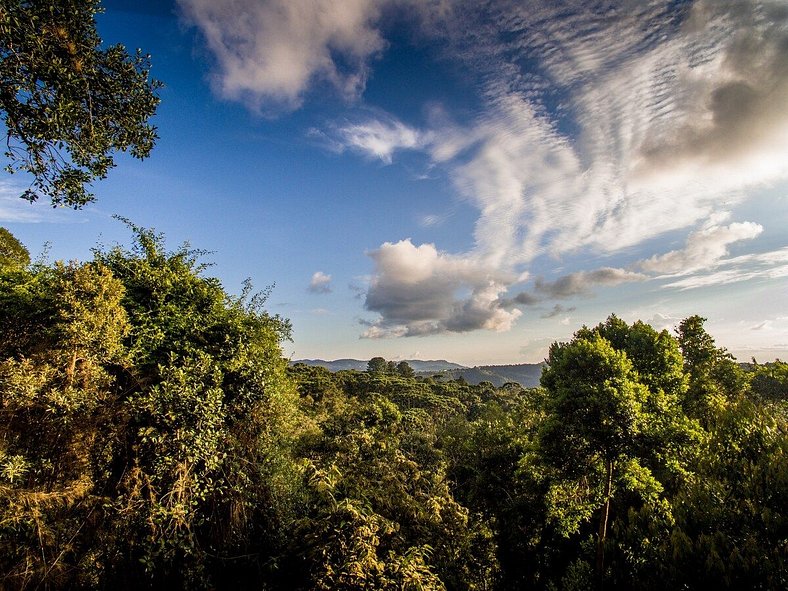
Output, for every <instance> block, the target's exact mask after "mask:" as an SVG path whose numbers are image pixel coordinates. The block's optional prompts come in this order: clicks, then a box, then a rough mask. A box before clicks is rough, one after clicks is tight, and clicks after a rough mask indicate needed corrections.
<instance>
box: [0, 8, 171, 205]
mask: <svg viewBox="0 0 788 591" xmlns="http://www.w3.org/2000/svg"><path fill="white" fill-rule="evenodd" d="M100 10H101V9H100V1H99V0H0V116H1V117H2V121H3V123H4V124H5V127H6V130H7V141H6V144H7V146H8V148H7V150H6V152H5V156H6V158H7V159H8V165H7V167H6V170H7V171H8V172H11V173H13V172H17V171H19V172H25V173H28V174H29V175H31V176H32V183H31V185H30V187H29V188H28V189H27V190H26V191H25V192H24V193H23V194H22V197H23V198H25V199H27V200H29V201H35V200H37V199H39V198H41V197H47V198H49V199H50V200H51V202H52V204H53V205H57V204H63V205H67V206H70V207H75V208H76V207H80V206H82V205H84V204H85V203H88V202H90V201H92V200H93V199H94V196H93V195H92V194H91V193H90V192H89V191H88V189H87V186H88V185H89V184H90V183H91V182H93V181H94V180H96V179H102V178H104V177H105V176H106V174H107V172H108V171H109V169H110V168H112V167H113V166H114V165H115V164H114V160H113V154H114V153H115V152H117V151H123V152H125V151H128V152H130V153H131V155H132V156H134V157H135V158H145V157H146V156H148V154H149V153H150V151H151V149H152V148H153V144H154V142H155V141H156V139H157V136H156V128H155V127H153V126H152V125H151V124H150V123H149V120H150V118H151V117H152V116H153V115H154V113H155V111H156V107H157V105H158V103H159V98H158V96H157V95H156V89H157V88H158V86H159V84H158V83H157V82H155V81H152V80H151V79H150V78H149V72H150V65H149V57H148V56H146V55H143V54H142V53H141V52H140V51H139V50H138V51H137V53H136V54H135V55H129V54H128V53H127V52H126V49H125V48H124V47H123V46H122V45H112V46H109V47H106V48H104V47H102V40H101V38H100V37H99V35H98V33H97V31H96V21H95V15H96V14H97V13H98V12H100Z"/></svg>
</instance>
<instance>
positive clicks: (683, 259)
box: [640, 222, 763, 275]
mask: <svg viewBox="0 0 788 591" xmlns="http://www.w3.org/2000/svg"><path fill="white" fill-rule="evenodd" d="M761 232H763V226H761V225H760V224H755V223H753V222H742V223H733V224H730V225H728V226H716V225H714V226H710V227H706V228H702V229H701V230H698V231H697V232H693V233H692V234H690V235H689V237H688V238H687V243H686V246H685V247H684V248H683V249H681V250H672V251H670V252H667V253H665V254H662V255H654V256H653V257H651V258H650V259H647V260H645V261H642V262H641V263H640V268H641V269H643V270H644V271H647V272H650V273H663V274H671V275H672V274H677V275H685V274H689V273H692V272H694V271H697V270H700V269H705V268H707V267H709V266H711V265H713V264H715V263H717V262H718V261H719V260H720V259H722V258H724V257H725V256H727V255H728V245H730V244H732V243H734V242H739V241H741V240H751V239H753V238H755V237H756V236H758V235H759V234H761Z"/></svg>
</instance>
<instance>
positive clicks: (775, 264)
mask: <svg viewBox="0 0 788 591" xmlns="http://www.w3.org/2000/svg"><path fill="white" fill-rule="evenodd" d="M784 277H788V247H786V248H782V249H780V250H774V251H770V252H764V253H758V254H749V255H742V256H738V257H734V258H731V259H726V260H723V261H719V262H718V263H717V265H716V266H715V270H713V271H712V272H709V273H699V274H696V275H691V276H689V277H686V278H684V279H679V280H678V281H672V282H670V283H667V284H665V285H664V286H663V287H667V288H675V289H680V290H687V289H696V288H699V287H710V286H714V285H727V284H731V283H740V282H742V281H749V280H752V279H780V278H784Z"/></svg>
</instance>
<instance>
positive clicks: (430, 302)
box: [363, 239, 521, 338]
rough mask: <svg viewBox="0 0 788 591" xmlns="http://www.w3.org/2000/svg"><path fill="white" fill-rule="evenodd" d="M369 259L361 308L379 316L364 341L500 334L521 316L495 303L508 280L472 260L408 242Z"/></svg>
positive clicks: (384, 248)
mask: <svg viewBox="0 0 788 591" xmlns="http://www.w3.org/2000/svg"><path fill="white" fill-rule="evenodd" d="M369 255H370V257H371V258H372V259H373V261H374V262H375V274H374V276H373V278H372V280H371V281H370V285H369V289H368V291H367V296H366V300H365V306H366V308H367V310H369V311H370V312H377V313H378V314H380V317H379V319H378V320H376V321H375V322H373V323H371V324H370V325H369V326H368V328H367V330H366V331H365V333H364V335H363V336H365V337H367V338H380V337H392V336H423V335H429V334H440V333H445V332H468V331H471V330H478V329H487V330H495V331H504V330H509V329H510V328H511V327H512V324H513V323H514V321H515V320H516V319H517V318H518V317H519V316H520V315H521V312H520V311H519V310H508V309H506V308H504V306H503V305H502V303H501V300H500V295H501V294H502V293H503V292H504V291H506V285H507V284H508V283H510V282H511V281H512V278H511V277H508V276H506V275H505V274H501V273H500V272H496V271H494V270H491V269H489V268H488V267H486V266H485V265H483V264H480V263H479V261H478V260H474V259H472V258H470V257H463V256H454V255H450V254H447V253H444V252H440V251H438V250H437V249H436V248H435V246H434V245H433V244H421V245H419V246H416V245H414V244H413V243H412V242H411V241H410V240H409V239H408V240H402V241H400V242H397V243H390V242H386V243H384V244H383V245H382V246H381V247H380V248H379V249H377V250H375V251H373V252H371V253H369Z"/></svg>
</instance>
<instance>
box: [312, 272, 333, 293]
mask: <svg viewBox="0 0 788 591" xmlns="http://www.w3.org/2000/svg"><path fill="white" fill-rule="evenodd" d="M307 290H308V291H309V293H314V294H326V293H331V275H327V274H325V273H323V271H316V272H315V273H314V274H313V275H312V280H311V281H310V282H309V287H308V288H307Z"/></svg>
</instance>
